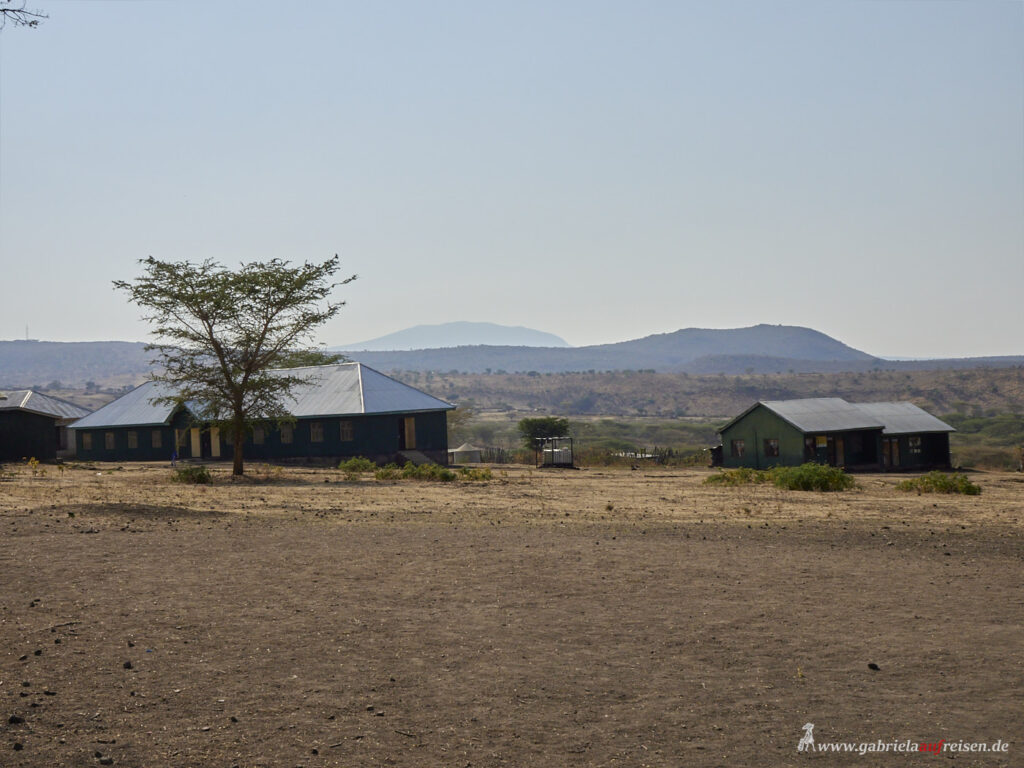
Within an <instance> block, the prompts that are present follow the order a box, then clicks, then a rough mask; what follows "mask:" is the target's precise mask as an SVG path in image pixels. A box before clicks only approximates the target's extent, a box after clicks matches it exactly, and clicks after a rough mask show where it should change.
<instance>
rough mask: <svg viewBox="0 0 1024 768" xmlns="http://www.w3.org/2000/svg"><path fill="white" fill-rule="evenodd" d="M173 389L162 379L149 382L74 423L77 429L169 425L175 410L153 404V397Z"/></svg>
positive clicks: (170, 406)
mask: <svg viewBox="0 0 1024 768" xmlns="http://www.w3.org/2000/svg"><path fill="white" fill-rule="evenodd" d="M170 391H171V390H170V389H169V388H168V387H167V386H166V385H165V384H162V383H161V382H157V381H147V382H146V383H145V384H141V385H139V386H137V387H136V388H135V389H133V390H132V391H131V392H129V393H127V394H125V395H121V397H119V398H117V400H114V401H113V402H110V403H107V404H106V405H105V406H103V407H102V408H100V409H99V410H98V411H95V412H93V413H90V414H89V415H88V416H86V417H85V418H84V419H81V420H80V421H77V422H75V424H74V425H73V426H74V428H75V429H96V428H99V427H145V426H155V425H158V424H166V423H167V421H168V419H170V417H171V414H172V413H173V412H174V406H172V405H154V404H153V403H152V402H150V401H151V400H152V399H153V398H156V397H160V396H162V395H165V394H168V393H169V392H170Z"/></svg>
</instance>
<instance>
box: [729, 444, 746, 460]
mask: <svg viewBox="0 0 1024 768" xmlns="http://www.w3.org/2000/svg"><path fill="white" fill-rule="evenodd" d="M731 447H732V455H733V456H734V457H735V458H737V459H740V458H743V449H744V445H743V441H742V440H733V441H732V445H731Z"/></svg>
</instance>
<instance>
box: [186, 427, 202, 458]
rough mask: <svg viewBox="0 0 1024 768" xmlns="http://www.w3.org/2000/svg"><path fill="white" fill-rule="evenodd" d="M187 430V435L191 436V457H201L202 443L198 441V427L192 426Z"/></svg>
mask: <svg viewBox="0 0 1024 768" xmlns="http://www.w3.org/2000/svg"><path fill="white" fill-rule="evenodd" d="M188 432H189V436H190V437H191V438H192V458H193V459H201V458H203V444H202V443H200V442H199V429H198V428H197V427H192V429H190V430H189V431H188Z"/></svg>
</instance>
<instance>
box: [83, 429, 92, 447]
mask: <svg viewBox="0 0 1024 768" xmlns="http://www.w3.org/2000/svg"><path fill="white" fill-rule="evenodd" d="M82 450H83V451H91V450H92V432H83V433H82Z"/></svg>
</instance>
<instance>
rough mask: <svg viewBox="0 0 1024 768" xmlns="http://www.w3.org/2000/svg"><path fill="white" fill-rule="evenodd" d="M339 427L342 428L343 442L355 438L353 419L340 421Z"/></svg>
mask: <svg viewBox="0 0 1024 768" xmlns="http://www.w3.org/2000/svg"><path fill="white" fill-rule="evenodd" d="M338 427H339V429H340V430H341V442H343V443H348V442H351V441H352V440H354V439H355V437H354V436H353V434H352V432H353V430H352V422H351V421H339V422H338Z"/></svg>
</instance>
